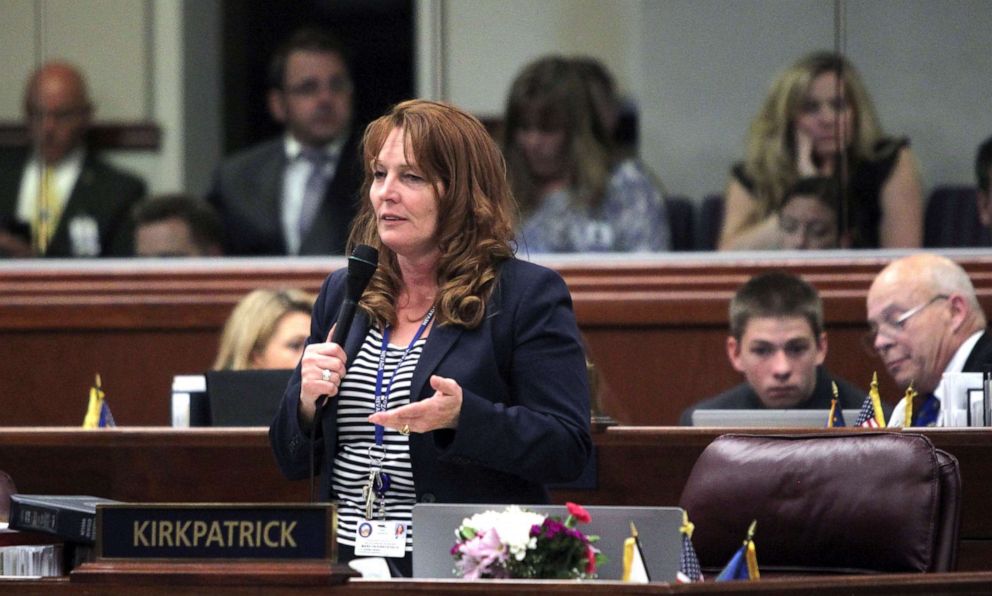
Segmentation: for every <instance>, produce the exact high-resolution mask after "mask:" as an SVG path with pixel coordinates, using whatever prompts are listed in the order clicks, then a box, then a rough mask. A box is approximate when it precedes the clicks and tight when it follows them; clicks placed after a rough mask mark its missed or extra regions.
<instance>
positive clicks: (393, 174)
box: [269, 100, 592, 575]
mask: <svg viewBox="0 0 992 596" xmlns="http://www.w3.org/2000/svg"><path fill="white" fill-rule="evenodd" d="M363 147H364V155H363V161H364V164H365V182H364V185H363V187H362V198H363V203H362V205H361V207H360V212H359V214H358V216H357V217H356V219H355V221H354V222H353V224H352V230H351V236H350V241H349V244H350V248H349V250H350V249H351V247H354V246H357V245H360V244H365V245H369V246H372V247H374V248H376V249H378V251H379V263H378V267H377V269H376V271H375V274H374V275H373V277H372V279H371V282H370V283H369V285H368V287H367V288H366V290H365V292H364V293H363V294H362V296H361V299H360V301H359V304H358V309H359V312H358V314H357V315H356V317H355V319H354V322H353V324H352V325H351V327H350V333H349V334H348V336H347V340H345V341H344V344H343V345H339V344H338V343H335V342H331V341H330V337H331V331H332V328H333V327H334V324H335V323H336V320H335V319H336V317H337V314H338V311H339V308H340V305H341V303H342V301H343V300H344V296H345V287H346V273H347V272H346V271H345V270H344V269H341V270H338V271H335V272H334V273H332V274H331V275H330V276H329V277H328V278H327V280H326V281H325V282H324V285H323V287H322V288H321V292H320V296H319V297H318V299H317V302H316V305H315V306H314V311H313V317H312V325H311V331H310V338H309V340H308V345H307V347H306V349H305V350H304V353H303V358H302V360H301V361H300V365H299V366H298V368H297V371H296V373H295V374H294V376H293V378H292V380H291V381H290V384H289V386H288V388H287V390H286V394H285V396H284V398H283V402H282V404H281V406H280V410H279V413H278V415H277V416H276V419H275V421H274V422H273V424H272V427H271V429H270V431H269V436H270V439H271V442H272V446H273V449H274V450H275V454H276V458H277V459H278V461H279V465H280V467H281V468H282V470H283V472H284V473H285V474H286V476H287V477H289V478H291V479H302V478H306V477H307V476H308V475H309V473H310V467H309V466H310V453H311V447H312V448H313V450H314V452H315V462H314V468H315V469H316V470H317V471H319V473H320V474H321V489H320V490H321V493H320V494H321V497H322V498H326V499H333V500H336V501H337V503H338V520H339V521H338V535H337V539H338V543H339V558H340V559H341V560H342V561H344V560H348V559H350V558H352V557H354V556H362V555H364V554H369V553H370V549H369V547H368V545H367V541H368V540H369V538H370V537H369V536H368V534H369V528H370V526H371V525H373V524H376V526H377V527H379V528H381V527H382V524H381V523H380V524H377V522H386V524H388V528H392V529H394V530H395V531H394V532H393V535H394V536H395V537H397V539H402V540H403V542H404V543H403V544H402V548H399V549H397V550H398V551H399V552H393V554H394V555H395V557H394V558H392V559H390V561H391V562H392V563H393V564H394V565H395V567H396V568H397V569H398V570H399V571H400V572H401V573H403V574H404V575H410V570H411V566H410V561H411V557H410V550H411V545H412V531H413V530H414V529H413V528H410V522H411V510H412V508H413V505H414V503H417V502H432V501H437V502H463V503H545V502H547V501H548V493H547V491H546V489H545V488H544V485H545V484H546V483H551V482H563V481H568V480H571V479H574V478H575V477H577V476H578V475H579V474H580V473H581V471H582V468H583V466H584V465H585V463H586V460H587V458H588V457H589V453H590V451H591V448H592V441H591V439H590V436H589V386H588V382H587V377H586V368H585V358H584V351H583V348H582V345H581V341H580V339H579V331H578V327H577V325H576V322H575V316H574V314H573V312H572V304H571V297H570V296H569V293H568V289H567V288H566V286H565V284H564V282H563V280H562V279H561V277H560V276H559V275H558V274H557V273H555V272H554V271H551V270H549V269H546V268H544V267H541V266H538V265H535V264H532V263H529V262H526V261H521V260H518V259H516V258H515V257H514V246H513V240H512V239H513V235H514V214H515V202H514V199H513V195H512V193H511V191H510V189H509V186H508V184H507V180H506V166H505V163H504V160H503V157H502V155H501V154H500V151H499V149H498V147H497V146H496V144H495V143H494V142H493V141H492V139H491V138H490V136H489V134H488V133H487V132H486V130H485V129H484V128H483V126H482V125H481V124H480V123H479V121H478V120H477V119H475V118H474V117H472V116H471V115H469V114H467V113H465V112H463V111H461V110H460V109H458V108H455V107H453V106H450V105H447V104H443V103H437V102H431V101H420V100H414V101H407V102H404V103H401V104H399V105H397V106H396V107H394V108H393V109H392V110H391V111H390V112H389V113H388V114H386V115H385V116H383V117H381V118H379V119H378V120H376V121H374V122H372V124H370V125H369V127H368V128H367V129H366V131H365V137H364V140H363ZM325 395H326V396H328V402H327V406H326V407H325V408H322V409H318V408H317V406H316V404H317V403H318V400H319V399H320V398H321V396H325ZM318 411H319V412H320V414H319V419H318V418H317V416H316V415H315V412H318ZM311 431H312V432H311ZM452 530H454V528H452ZM372 538H374V536H372Z"/></svg>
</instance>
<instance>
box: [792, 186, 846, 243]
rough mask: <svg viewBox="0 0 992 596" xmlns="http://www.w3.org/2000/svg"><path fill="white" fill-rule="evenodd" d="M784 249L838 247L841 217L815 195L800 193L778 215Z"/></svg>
mask: <svg viewBox="0 0 992 596" xmlns="http://www.w3.org/2000/svg"><path fill="white" fill-rule="evenodd" d="M778 227H779V229H780V230H781V231H782V248H787V249H799V250H822V249H829V248H837V247H838V234H837V216H836V215H835V214H834V211H833V210H832V209H830V208H829V207H827V206H826V205H824V204H823V202H822V201H820V200H819V199H817V198H816V197H812V196H803V195H798V196H795V197H792V198H791V199H789V201H788V202H787V203H786V204H785V205H783V206H782V210H781V211H779V215H778Z"/></svg>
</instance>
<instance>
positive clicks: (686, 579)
mask: <svg viewBox="0 0 992 596" xmlns="http://www.w3.org/2000/svg"><path fill="white" fill-rule="evenodd" d="M695 529H696V526H694V525H693V524H692V522H690V521H689V514H688V513H686V512H685V511H683V512H682V527H681V528H679V532H681V533H682V554H681V555H680V556H679V572H678V573H676V574H675V582H676V583H680V584H691V583H693V582H701V581H703V570H702V568H700V566H699V557H697V556H696V549H695V548H693V546H692V531H693V530H695Z"/></svg>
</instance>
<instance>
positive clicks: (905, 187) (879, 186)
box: [719, 52, 923, 250]
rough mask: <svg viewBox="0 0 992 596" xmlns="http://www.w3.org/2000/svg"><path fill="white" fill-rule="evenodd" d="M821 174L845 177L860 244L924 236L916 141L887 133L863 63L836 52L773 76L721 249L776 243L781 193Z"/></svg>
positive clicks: (845, 205)
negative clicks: (913, 145) (862, 69)
mask: <svg viewBox="0 0 992 596" xmlns="http://www.w3.org/2000/svg"><path fill="white" fill-rule="evenodd" d="M813 176H822V177H829V178H835V179H837V180H839V183H840V184H839V187H840V188H842V189H843V193H842V196H841V199H842V202H841V211H840V212H841V214H842V218H841V234H849V235H850V243H851V248H914V247H919V246H920V244H921V242H922V240H923V188H922V184H921V182H920V175H919V168H918V166H917V163H916V158H915V157H914V156H913V152H912V150H911V149H910V148H909V141H908V140H907V139H905V138H894V137H888V136H886V135H885V134H884V132H883V131H882V128H881V125H880V124H879V121H878V117H877V116H876V112H875V108H874V106H873V105H872V102H871V99H870V98H869V96H868V91H867V90H866V88H865V86H864V83H862V81H861V77H860V76H859V75H858V72H857V71H856V70H855V68H854V66H853V65H852V64H851V63H850V62H849V61H848V60H847V59H846V58H844V57H843V56H840V55H838V54H834V53H830V52H815V53H812V54H809V55H807V56H805V57H803V58H802V59H800V60H799V61H798V62H796V63H795V64H793V65H792V66H791V67H790V68H788V69H787V70H785V71H784V72H782V73H781V74H780V75H779V76H778V77H777V78H776V79H775V81H774V82H773V83H772V86H771V90H770V92H769V94H768V97H767V98H766V99H765V102H764V104H763V106H762V108H761V110H760V112H759V113H758V115H757V116H756V117H755V119H754V120H753V121H752V123H751V129H750V131H749V133H748V137H747V153H746V155H745V158H744V161H743V162H741V163H738V164H735V165H734V167H733V168H732V170H731V178H730V182H729V184H728V186H727V190H726V193H725V207H724V220H723V229H722V231H721V234H720V242H719V248H720V250H767V249H774V248H777V245H778V217H777V212H778V209H779V207H780V206H781V201H782V198H783V197H784V196H785V193H786V191H787V190H788V189H789V187H791V186H792V185H793V184H795V183H796V181H797V180H799V179H800V178H806V177H813Z"/></svg>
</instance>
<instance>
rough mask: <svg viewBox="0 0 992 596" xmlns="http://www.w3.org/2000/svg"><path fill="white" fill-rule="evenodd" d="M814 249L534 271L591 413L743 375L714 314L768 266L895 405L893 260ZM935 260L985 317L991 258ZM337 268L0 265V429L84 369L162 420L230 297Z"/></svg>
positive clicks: (205, 358) (677, 404) (42, 418)
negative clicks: (591, 403)
mask: <svg viewBox="0 0 992 596" xmlns="http://www.w3.org/2000/svg"><path fill="white" fill-rule="evenodd" d="M986 252H987V251H986ZM824 254H826V255H827V256H823V254H821V255H820V256H819V257H817V256H815V255H814V256H810V255H801V256H799V257H796V256H791V257H790V256H784V255H783V256H778V255H772V256H769V254H768V253H764V254H763V255H761V256H758V257H753V256H750V255H748V256H747V258H746V259H745V258H742V255H741V254H736V255H735V254H711V255H702V254H700V255H691V254H683V255H659V256H656V257H651V258H648V257H643V258H633V257H629V256H626V257H623V258H611V257H603V256H588V255H585V256H576V257H572V258H565V257H561V258H557V259H542V260H540V262H542V263H543V264H546V265H548V266H551V267H553V268H555V269H556V270H558V271H559V272H561V274H562V276H563V277H564V278H565V281H566V282H567V283H568V286H569V289H570V291H571V293H572V297H573V300H574V304H575V312H576V316H577V318H578V322H579V326H580V327H581V330H582V332H583V334H584V336H585V339H586V342H587V347H588V352H589V354H590V356H591V358H592V359H593V361H594V362H595V364H596V366H597V368H598V369H599V370H600V371H601V373H602V377H603V380H604V383H605V392H604V394H603V395H602V396H601V401H602V405H603V409H604V411H605V412H606V413H608V414H610V415H612V416H613V418H615V419H617V420H618V421H620V422H622V423H624V424H632V425H661V424H675V423H676V422H677V421H678V416H679V414H680V413H681V411H682V410H683V409H684V408H686V407H687V406H689V405H691V404H693V403H695V402H697V401H699V400H701V399H704V398H706V397H709V396H712V395H715V394H717V393H719V392H721V391H723V390H725V389H727V388H729V387H731V386H733V385H736V384H737V383H739V382H741V381H742V378H741V377H740V375H738V374H737V373H736V372H735V371H734V370H733V369H732V368H731V366H730V365H729V364H728V362H727V356H726V351H725V348H724V345H725V341H726V336H727V305H728V303H729V300H730V298H731V296H732V295H733V293H734V291H735V290H736V289H737V287H738V286H739V285H740V284H742V283H743V282H745V281H747V279H749V278H750V277H751V276H752V275H754V274H755V273H758V272H762V271H768V270H771V269H785V270H788V271H792V272H794V273H797V274H800V275H802V276H803V277H805V278H806V279H807V280H808V281H810V282H811V283H813V284H814V285H815V286H816V287H817V288H818V289H819V291H820V294H821V296H822V298H823V303H824V310H825V326H826V329H827V331H828V333H829V348H830V349H829V352H828V355H827V361H826V364H827V366H828V368H830V369H831V370H832V371H833V372H834V373H836V374H838V375H839V376H841V377H843V378H846V379H848V380H850V381H852V382H853V383H855V384H857V385H861V386H864V387H867V385H868V383H869V382H870V380H871V375H872V372H873V371H876V370H877V371H878V372H879V380H880V385H881V393H882V397H883V399H885V400H887V401H889V402H892V403H894V402H895V401H897V400H898V398H899V397H901V395H900V394H899V392H897V391H896V390H895V388H894V386H893V385H892V383H891V381H890V380H889V378H888V375H887V374H885V371H884V370H882V365H881V362H880V360H878V359H877V358H874V357H870V356H866V353H865V351H864V349H863V347H862V344H861V338H862V336H863V335H864V333H865V332H866V331H867V327H866V325H865V295H866V293H867V290H868V287H869V285H870V283H871V280H872V278H873V277H874V275H875V274H876V273H877V271H878V270H879V269H881V267H882V266H884V265H885V263H887V262H888V260H889V258H890V257H891V256H892V254H890V253H876V252H862V253H847V252H841V253H824ZM949 254H952V255H953V256H954V257H955V258H956V259H958V260H959V261H960V262H961V263H962V265H963V266H964V267H965V268H966V269H967V270H968V272H969V274H970V275H971V277H972V280H973V281H974V283H975V286H976V288H977V291H978V293H979V297H980V299H981V301H982V303H983V304H984V305H985V307H986V310H987V311H988V312H992V256H987V255H986V254H984V253H982V252H981V251H971V252H968V251H958V252H955V253H949ZM343 265H344V260H343V259H341V258H332V259H317V258H299V259H236V258H229V259H215V260H211V259H202V260H198V259H191V260H188V261H187V260H180V261H175V262H165V263H140V264H138V262H137V261H127V260H124V261H114V260H98V261H91V262H76V261H73V262H66V261H54V262H44V263H30V264H26V263H18V262H7V263H0V379H3V380H4V382H3V384H2V386H0V388H2V391H0V424H3V425H7V426H35V425H43V424H47V425H77V424H81V423H82V419H83V414H84V413H85V410H86V403H87V395H88V389H89V387H90V384H91V383H92V382H93V376H94V374H95V373H100V374H101V376H102V378H103V383H104V388H105V389H106V392H107V398H108V400H109V403H110V404H111V407H112V410H113V413H114V416H115V418H116V419H117V421H118V423H120V424H124V425H128V426H135V425H147V426H160V425H166V424H169V422H170V415H169V396H170V385H171V381H172V377H173V375H176V374H189V373H200V372H203V371H204V370H206V369H207V368H209V367H210V365H211V364H212V362H213V359H214V355H215V354H216V351H217V341H218V337H219V334H220V329H221V327H222V325H223V323H224V321H225V319H226V317H227V315H228V314H229V313H230V311H231V308H232V307H233V306H234V304H235V302H236V301H237V300H238V299H239V298H240V297H241V296H243V295H244V294H246V293H247V292H248V291H250V290H252V289H255V288H257V287H300V288H303V289H306V290H310V291H314V292H316V291H317V290H318V289H319V287H320V283H321V282H322V281H323V280H324V278H325V277H326V276H327V274H328V273H329V272H330V271H332V270H334V269H336V268H338V267H341V266H343Z"/></svg>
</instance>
